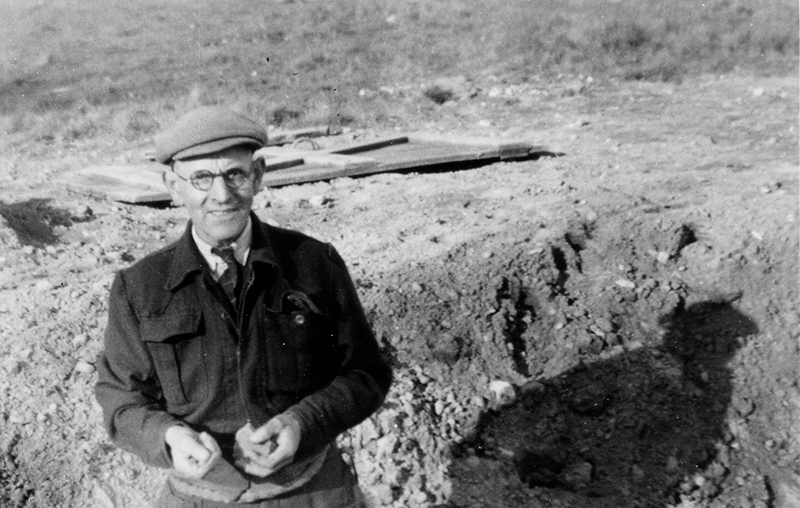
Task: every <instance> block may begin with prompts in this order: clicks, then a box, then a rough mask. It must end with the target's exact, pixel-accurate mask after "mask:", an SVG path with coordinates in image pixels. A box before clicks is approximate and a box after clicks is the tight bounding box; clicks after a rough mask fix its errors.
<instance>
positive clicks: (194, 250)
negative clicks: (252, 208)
mask: <svg viewBox="0 0 800 508" xmlns="http://www.w3.org/2000/svg"><path fill="white" fill-rule="evenodd" d="M193 229H194V226H193V225H192V224H191V223H190V224H189V225H188V226H187V228H186V232H185V233H184V235H183V236H182V237H181V239H180V240H178V242H177V243H176V245H175V253H174V254H173V258H172V263H171V266H170V270H169V275H168V276H167V279H166V280H165V282H164V288H165V289H167V290H170V291H171V290H174V289H175V288H177V287H178V286H180V285H181V284H182V283H183V281H184V280H185V279H186V278H187V277H188V276H189V275H190V274H191V273H193V272H200V271H202V270H203V261H206V264H207V265H208V266H209V267H210V268H211V270H212V271H214V266H212V265H211V263H210V262H208V261H207V258H206V256H205V255H204V254H203V253H201V252H200V242H198V241H197V240H196V239H195V238H194V234H193ZM269 229H270V228H269V226H267V225H266V224H263V223H262V222H261V221H260V220H259V219H258V217H256V216H255V215H254V214H252V213H251V214H250V220H249V221H248V223H247V226H246V227H245V230H244V231H243V232H242V235H244V236H245V238H237V244H241V245H240V248H241V247H244V250H243V252H242V254H241V259H243V260H245V261H247V260H248V258H251V259H250V262H251V263H253V264H254V265H255V264H265V265H269V266H271V267H272V268H273V269H275V270H277V271H278V272H281V262H280V256H279V255H278V253H277V252H275V251H274V249H273V247H272V246H273V245H275V242H274V240H273V239H272V238H271V237H272V235H271V232H270V231H269ZM242 235H240V237H241V236H242ZM244 240H247V242H246V243H243V241H244ZM206 245H208V244H207V243H206ZM210 253H211V248H210V246H209V248H208V254H209V255H210ZM234 256H236V259H237V260H238V259H240V257H239V256H240V255H239V254H237V253H236V252H234ZM243 264H244V263H243ZM215 265H216V262H215ZM214 275H215V276H216V272H215V271H214Z"/></svg>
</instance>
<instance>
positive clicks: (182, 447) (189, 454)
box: [164, 425, 222, 478]
mask: <svg viewBox="0 0 800 508" xmlns="http://www.w3.org/2000/svg"><path fill="white" fill-rule="evenodd" d="M164 440H165V441H166V442H167V444H168V445H169V447H170V451H171V453H172V465H173V467H175V470H176V471H178V472H180V473H183V474H185V475H187V476H190V477H192V478H202V477H203V476H205V475H206V473H208V472H209V471H210V470H211V468H212V467H213V466H214V464H215V463H216V462H217V460H219V458H220V456H221V454H222V452H221V451H220V449H219V445H218V444H217V442H216V441H215V440H214V438H213V437H211V436H210V435H208V434H206V433H205V432H201V433H199V434H198V433H197V432H195V431H193V430H192V429H190V428H188V427H184V426H182V425H174V426H172V427H170V428H169V429H167V433H166V434H165V436H164Z"/></svg>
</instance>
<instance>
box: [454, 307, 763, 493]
mask: <svg viewBox="0 0 800 508" xmlns="http://www.w3.org/2000/svg"><path fill="white" fill-rule="evenodd" d="M659 322H660V325H661V326H662V329H663V341H662V343H661V344H659V345H657V346H655V347H642V348H640V349H637V350H634V351H628V352H626V353H623V354H621V355H618V356H616V357H614V358H612V359H608V360H603V361H599V362H596V363H592V364H586V365H581V366H579V367H577V368H574V369H572V370H570V371H567V372H565V373H563V374H561V375H559V376H557V377H554V378H551V379H545V380H540V381H538V382H533V383H530V384H528V385H526V387H525V389H524V392H525V393H524V394H523V396H522V398H521V399H520V401H519V402H517V404H515V405H514V406H512V407H509V408H507V409H504V410H501V411H499V412H496V413H493V414H488V415H486V418H485V420H484V421H483V422H482V425H481V431H480V434H479V438H478V440H477V441H476V445H475V449H476V450H477V455H476V456H475V457H472V458H468V457H464V458H460V459H457V460H456V461H455V465H454V471H456V482H455V484H454V488H453V492H454V495H453V497H452V502H451V504H450V506H454V507H455V506H458V507H467V506H469V507H472V506H479V505H481V503H485V502H486V499H487V495H489V496H491V497H490V499H492V500H493V503H492V505H493V506H504V505H507V506H519V504H518V503H519V502H520V500H521V499H520V497H521V494H520V493H519V492H514V491H515V490H516V491H519V490H520V489H524V490H526V492H525V497H527V498H528V501H527V502H528V503H529V504H528V505H529V506H536V505H538V503H537V501H541V506H567V505H568V506H570V507H573V508H578V507H580V508H582V507H586V508H588V507H600V506H603V507H604V506H608V507H611V506H648V507H649V506H653V507H666V506H667V505H670V504H675V503H679V502H680V500H681V499H680V498H681V496H683V497H684V498H689V499H691V500H704V501H708V500H709V499H713V497H714V496H715V495H716V490H717V489H718V485H719V484H720V483H721V481H722V480H724V477H725V476H726V475H727V467H726V466H727V464H728V457H727V447H725V446H721V445H722V443H724V442H725V440H726V439H728V438H729V437H730V436H729V433H728V430H727V426H726V412H727V410H728V408H729V407H730V405H731V398H732V382H731V372H730V370H729V368H728V362H729V360H730V359H731V358H732V356H733V355H734V353H735V352H736V351H737V349H738V348H739V347H740V346H741V344H742V342H743V341H744V340H746V337H747V336H748V335H752V334H755V333H757V332H758V327H757V326H756V323H755V322H753V320H752V319H750V318H749V317H748V316H745V315H744V314H742V313H741V312H740V311H738V310H737V309H735V308H734V307H733V305H731V303H730V302H724V301H723V302H720V301H707V302H701V303H696V304H693V305H690V306H688V307H686V308H683V307H678V308H677V309H676V310H675V311H674V312H672V313H670V314H668V315H664V316H662V317H661V319H660V320H659ZM737 410H740V408H739V407H737ZM744 410H745V411H746V408H745V409H744ZM512 454H513V455H512ZM484 459H485V460H484ZM502 470H505V472H508V471H509V470H512V471H513V470H516V471H515V472H516V474H517V477H518V478H519V480H520V482H521V484H520V483H519V482H517V483H516V484H515V482H511V483H508V482H501V481H497V479H499V478H503V476H504V475H502V474H500V473H501V472H502ZM699 472H703V476H702V479H698V478H699V477H698V476H697V474H698V473H699ZM512 477H513V474H512ZM522 485H526V486H528V487H529V489H525V487H523V486H522Z"/></svg>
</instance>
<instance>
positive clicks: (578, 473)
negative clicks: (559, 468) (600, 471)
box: [561, 461, 594, 489]
mask: <svg viewBox="0 0 800 508" xmlns="http://www.w3.org/2000/svg"><path fill="white" fill-rule="evenodd" d="M593 473H594V467H593V466H592V464H591V463H589V462H586V461H580V462H574V463H572V464H569V465H568V466H567V467H566V468H564V471H563V472H562V473H561V481H563V482H564V483H566V484H567V485H569V486H570V487H572V488H575V489H578V488H583V487H586V486H587V485H589V484H590V483H591V482H592V474H593Z"/></svg>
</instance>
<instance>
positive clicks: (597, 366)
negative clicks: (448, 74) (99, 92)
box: [0, 76, 800, 508]
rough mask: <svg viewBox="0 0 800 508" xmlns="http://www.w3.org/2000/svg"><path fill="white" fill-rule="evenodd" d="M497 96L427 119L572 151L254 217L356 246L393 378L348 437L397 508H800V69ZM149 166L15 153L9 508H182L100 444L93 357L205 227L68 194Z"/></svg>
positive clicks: (380, 495) (275, 206)
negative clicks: (173, 252)
mask: <svg viewBox="0 0 800 508" xmlns="http://www.w3.org/2000/svg"><path fill="white" fill-rule="evenodd" d="M472 90H473V91H472V92H471V97H470V98H464V99H459V100H456V101H450V102H447V103H445V104H444V105H443V106H441V107H440V109H439V110H437V111H438V116H436V117H434V118H431V120H430V122H429V123H427V124H424V125H417V126H414V127H415V128H419V129H423V130H439V131H443V132H448V133H463V134H471V135H485V136H489V135H500V136H503V137H513V138H523V139H526V140H530V141H532V142H535V143H543V144H547V145H548V146H549V147H550V149H551V150H552V152H553V154H552V155H553V156H548V157H542V158H539V159H537V160H527V161H518V162H501V163H497V164H491V165H487V166H481V167H477V168H461V169H453V168H448V169H447V170H441V171H430V172H420V173H404V174H383V175H375V176H369V177H364V178H358V179H339V180H334V181H331V182H320V183H313V184H306V185H296V186H288V187H283V188H277V189H271V190H268V191H264V192H263V193H261V194H260V195H259V196H258V198H257V213H258V215H259V216H260V217H262V218H263V219H265V220H269V221H272V222H273V223H277V224H280V225H282V226H286V227H291V228H295V229H298V230H301V231H305V232H309V233H310V234H312V235H314V236H316V237H318V238H320V239H323V240H325V241H329V242H332V243H333V244H334V245H335V246H336V247H337V248H338V249H339V251H340V252H341V254H342V255H343V257H344V258H345V260H347V262H348V264H349V266H350V268H351V272H352V275H353V277H354V279H355V281H356V285H357V288H358V290H359V292H360V294H361V297H362V299H363V302H364V306H365V308H366V310H367V313H368V315H369V317H370V319H371V321H372V323H373V325H374V328H375V331H376V334H377V336H378V338H379V340H380V343H381V345H382V347H383V350H384V353H385V354H386V355H387V357H388V358H389V359H390V361H391V362H392V363H393V365H394V366H395V369H396V381H395V384H394V387H393V389H392V391H391V393H390V395H389V397H388V399H387V402H386V404H385V405H384V407H383V408H382V409H381V410H380V411H379V412H378V413H377V414H376V415H374V416H373V417H372V418H370V419H369V420H368V421H366V422H364V423H363V424H362V425H360V426H359V427H357V428H355V429H353V430H352V431H351V432H349V433H347V434H346V435H344V436H342V437H341V440H340V441H341V445H342V447H343V448H344V449H345V450H346V451H347V455H348V458H349V459H350V460H351V462H352V463H353V464H354V466H355V469H356V471H357V473H358V475H359V479H360V482H361V484H362V485H363V487H364V490H365V491H366V492H367V494H368V496H369V497H370V499H371V500H372V502H373V504H374V505H375V506H387V507H388V506H394V507H406V506H419V507H431V506H451V507H462V508H475V507H483V506H493V507H523V506H524V507H536V506H542V507H544V506H548V507H552V506H555V507H558V506H570V507H612V506H615V507H617V506H619V507H624V506H631V507H633V506H642V507H667V506H681V507H684V508H688V507H728V506H731V507H733V506H735V507H781V506H787V507H796V506H800V384H798V372H797V366H798V362H799V361H800V307H798V251H799V245H798V219H799V218H800V217H798V211H799V210H798V192H799V190H798V133H797V128H798V126H797V117H798V81H797V79H796V76H795V77H790V78H779V77H776V78H752V77H743V76H728V77H724V78H719V77H702V78H694V79H692V80H687V81H685V82H684V83H682V84H675V83H671V84H664V83H630V82H622V83H620V82H615V81H608V82H603V83H599V82H593V81H591V80H587V79H584V78H575V79H573V80H571V81H570V80H568V79H564V80H560V81H555V82H553V83H549V84H542V83H539V84H531V83H519V84H511V83H498V82H487V83H475V84H474V87H473V88H472ZM420 100H424V99H420ZM479 120H484V121H483V122H481V123H480V124H479ZM387 134H391V132H382V131H378V130H376V131H369V132H362V131H351V132H348V133H346V134H345V135H343V136H341V137H339V138H331V139H326V140H324V143H329V144H336V143H344V142H347V141H352V140H353V139H354V138H357V139H368V138H372V137H378V136H383V135H387ZM137 150H138V148H137V149H136V150H132V149H131V147H126V146H112V147H109V148H108V150H106V151H103V153H100V152H99V151H97V150H88V149H86V148H85V147H81V146H79V145H76V146H73V147H71V148H68V149H65V150H62V151H59V152H58V153H52V154H48V155H47V156H45V157H37V158H27V157H23V156H20V155H15V154H9V155H8V156H7V157H3V159H2V161H0V179H2V183H3V185H2V190H0V217H2V219H1V220H0V289H1V291H0V320H1V321H2V323H3V326H2V327H0V352H2V357H3V361H2V368H1V369H0V426H2V429H3V431H2V435H0V505H2V506H9V507H15V508H17V507H53V506H71V507H82V506H101V507H139V506H146V505H147V503H148V502H150V501H152V500H153V498H154V496H155V495H156V494H157V492H158V489H159V485H160V482H161V479H162V477H163V472H162V471H156V470H153V469H149V468H147V467H145V466H143V465H142V464H141V463H140V462H139V460H138V459H137V458H136V457H134V456H132V455H131V454H129V453H127V452H125V451H122V450H119V449H117V448H116V447H115V446H113V445H112V444H111V443H110V442H109V440H108V438H107V436H106V434H105V431H104V430H103V429H102V427H101V421H100V410H99V407H98V406H97V404H96V403H95V402H94V397H93V393H92V387H93V385H94V382H95V380H96V373H95V371H94V362H95V358H96V355H97V353H98V352H99V351H100V349H101V347H102V334H103V329H104V325H105V322H106V316H105V313H106V311H107V306H106V298H107V291H108V289H109V285H110V282H111V280H112V277H113V274H114V272H115V271H116V270H118V269H120V268H123V267H125V266H128V265H130V264H131V263H133V262H135V261H136V260H138V259H141V258H142V257H143V256H144V255H146V254H147V253H148V252H151V251H153V250H155V249H157V248H159V247H161V246H163V245H165V244H167V243H168V242H171V241H173V240H175V239H176V238H177V237H178V236H179V235H180V234H181V233H182V231H183V229H184V225H185V215H184V213H183V212H182V210H180V209H175V208H171V207H168V206H164V207H145V206H132V205H125V204H120V203H112V202H106V201H102V200H97V199H93V198H88V197H85V196H80V195H77V194H71V193H68V192H66V191H64V190H63V189H60V188H57V187H56V186H55V185H53V184H52V183H51V182H52V181H53V177H54V176H56V175H58V174H61V173H62V172H64V171H67V170H71V169H76V168H79V167H82V166H84V165H86V164H89V163H103V162H106V163H108V162H120V161H131V160H135V159H136V158H137V157H138V156H139V153H138V151H137ZM498 381H499V382H504V383H507V385H503V383H498ZM498 386H499V387H502V386H505V387H506V389H509V387H510V388H511V389H513V391H511V392H508V391H507V392H506V393H505V396H507V398H506V399H501V398H498V397H497V396H496V394H495V393H494V392H493V391H492V389H491V388H495V389H496V388H497V387H498ZM490 387H491V388H490Z"/></svg>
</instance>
